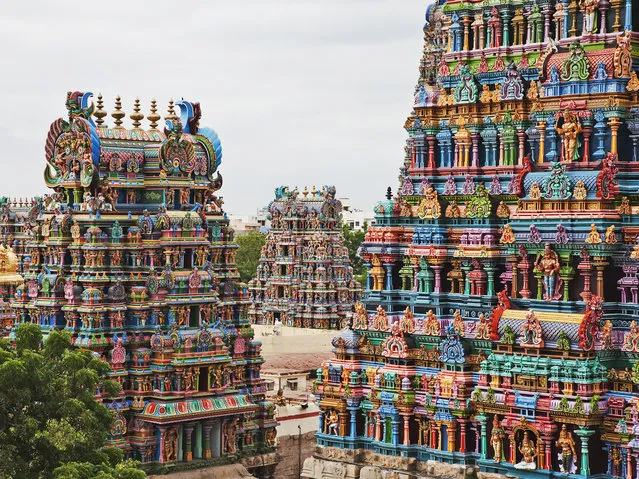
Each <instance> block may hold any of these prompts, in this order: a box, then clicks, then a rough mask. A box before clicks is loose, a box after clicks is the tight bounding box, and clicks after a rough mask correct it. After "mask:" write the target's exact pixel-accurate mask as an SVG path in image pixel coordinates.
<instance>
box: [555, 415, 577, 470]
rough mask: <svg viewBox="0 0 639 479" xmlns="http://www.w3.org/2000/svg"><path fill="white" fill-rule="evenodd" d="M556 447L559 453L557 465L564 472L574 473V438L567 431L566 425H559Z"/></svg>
mask: <svg viewBox="0 0 639 479" xmlns="http://www.w3.org/2000/svg"><path fill="white" fill-rule="evenodd" d="M557 449H558V450H559V453H558V454H557V458H558V459H559V467H560V468H561V472H563V473H564V474H575V473H576V472H577V467H576V465H575V463H576V460H575V459H576V458H577V453H576V452H575V440H574V439H573V437H572V434H571V433H569V432H568V429H567V428H566V425H565V424H563V425H562V426H561V432H560V433H559V439H558V440H557Z"/></svg>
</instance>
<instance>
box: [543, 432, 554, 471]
mask: <svg viewBox="0 0 639 479" xmlns="http://www.w3.org/2000/svg"><path fill="white" fill-rule="evenodd" d="M543 441H544V469H546V470H547V471H552V456H551V454H550V446H551V444H552V437H545V438H544V439H543Z"/></svg>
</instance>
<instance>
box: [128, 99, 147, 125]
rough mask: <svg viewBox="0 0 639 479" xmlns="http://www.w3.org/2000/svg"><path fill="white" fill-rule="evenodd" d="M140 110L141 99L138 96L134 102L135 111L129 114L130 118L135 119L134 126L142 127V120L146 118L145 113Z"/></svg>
mask: <svg viewBox="0 0 639 479" xmlns="http://www.w3.org/2000/svg"><path fill="white" fill-rule="evenodd" d="M140 110H141V108H140V99H139V98H136V99H135V103H134V104H133V113H131V114H130V115H129V118H131V120H133V128H140V125H141V124H142V123H140V122H141V121H142V120H144V114H143V113H140Z"/></svg>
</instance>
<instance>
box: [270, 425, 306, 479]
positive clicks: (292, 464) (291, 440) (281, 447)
mask: <svg viewBox="0 0 639 479" xmlns="http://www.w3.org/2000/svg"><path fill="white" fill-rule="evenodd" d="M277 441H278V442H277V452H278V454H279V457H280V462H279V463H278V465H277V468H276V469H275V477H276V478H277V479H297V478H298V477H299V466H298V454H299V439H298V436H297V434H294V435H291V436H282V437H280V436H278V438H277ZM315 446H316V442H315V431H310V432H307V433H306V434H302V456H301V458H302V459H301V464H302V465H303V464H304V460H305V459H306V458H307V457H309V456H311V455H312V454H313V451H314V449H315Z"/></svg>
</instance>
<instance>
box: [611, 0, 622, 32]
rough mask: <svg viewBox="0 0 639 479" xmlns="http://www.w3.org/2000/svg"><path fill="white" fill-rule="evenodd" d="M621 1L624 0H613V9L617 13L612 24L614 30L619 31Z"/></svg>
mask: <svg viewBox="0 0 639 479" xmlns="http://www.w3.org/2000/svg"><path fill="white" fill-rule="evenodd" d="M621 2H622V0H612V2H611V4H612V10H613V11H614V14H615V20H614V22H613V24H612V31H613V32H618V31H620V30H621Z"/></svg>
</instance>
